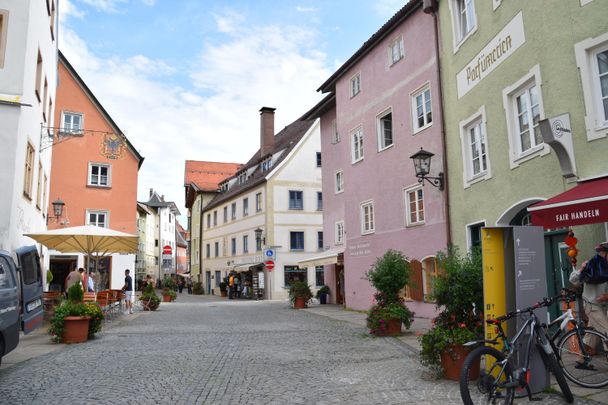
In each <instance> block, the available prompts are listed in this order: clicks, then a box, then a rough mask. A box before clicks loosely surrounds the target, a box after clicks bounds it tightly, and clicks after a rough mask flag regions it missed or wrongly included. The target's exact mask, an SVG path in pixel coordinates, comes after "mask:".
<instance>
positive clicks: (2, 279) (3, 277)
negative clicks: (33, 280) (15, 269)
mask: <svg viewBox="0 0 608 405" xmlns="http://www.w3.org/2000/svg"><path fill="white" fill-rule="evenodd" d="M14 286H15V279H13V275H12V273H11V271H10V265H9V264H8V261H7V260H6V259H5V258H4V257H0V290H4V289H8V288H13V287H14Z"/></svg>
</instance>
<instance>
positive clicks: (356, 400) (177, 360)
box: [0, 295, 594, 405]
mask: <svg viewBox="0 0 608 405" xmlns="http://www.w3.org/2000/svg"><path fill="white" fill-rule="evenodd" d="M543 396H544V397H545V398H544V400H543V402H542V403H544V404H553V403H555V404H559V403H565V402H564V401H563V400H562V398H561V397H560V396H559V395H549V394H543ZM518 402H519V403H524V402H526V403H527V400H520V401H518ZM0 403H2V404H11V405H12V404H60V403H62V404H91V403H104V404H106V403H114V404H121V403H138V404H156V403H158V404H174V403H176V404H194V403H200V404H338V403H340V404H404V403H409V404H458V403H461V401H460V395H459V392H458V386H457V384H456V383H454V382H449V381H445V380H433V379H430V378H428V377H427V376H425V372H424V370H423V369H422V368H421V366H420V365H419V363H418V359H417V355H416V354H415V352H414V351H412V350H411V349H410V348H409V347H408V346H407V345H405V344H404V343H403V342H401V341H399V340H398V339H393V338H371V337H369V336H368V335H367V333H366V330H365V329H364V328H363V327H361V326H358V325H355V324H352V323H348V322H344V321H340V320H335V319H331V318H327V317H323V316H320V315H316V314H314V313H310V312H306V311H296V310H292V309H290V308H289V307H288V305H287V303H285V302H263V301H257V302H251V301H226V300H219V299H209V298H207V297H198V296H186V295H181V296H179V298H178V301H177V302H175V303H171V304H161V306H160V308H159V310H158V311H157V312H155V313H140V314H136V315H129V316H125V317H123V318H122V320H115V321H113V325H112V326H111V327H109V328H106V330H105V331H103V332H102V333H100V334H99V337H98V338H97V339H96V340H93V341H90V342H87V343H85V344H79V345H69V346H68V345H65V346H61V347H60V348H59V349H57V350H55V351H53V352H50V353H47V354H43V355H41V356H39V357H36V358H33V359H30V360H27V361H24V362H22V363H18V364H15V365H13V366H11V367H9V368H6V369H3V370H0ZM577 403H579V404H591V403H594V402H591V401H582V400H578V402H577Z"/></svg>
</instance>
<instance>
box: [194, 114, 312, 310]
mask: <svg viewBox="0 0 608 405" xmlns="http://www.w3.org/2000/svg"><path fill="white" fill-rule="evenodd" d="M260 113H261V115H260V119H261V131H260V140H261V141H260V150H259V151H257V152H256V153H255V154H254V155H253V156H252V157H251V159H250V160H249V161H248V162H247V163H246V164H245V165H243V167H241V168H240V169H239V170H238V171H237V173H236V174H235V175H234V176H231V177H229V178H227V179H226V180H224V181H223V182H221V183H220V187H219V188H220V193H219V194H218V195H217V196H216V197H215V198H214V199H213V200H212V201H211V202H209V204H207V205H206V206H205V207H204V208H203V225H202V226H203V260H202V263H203V266H202V268H203V272H204V277H203V285H204V288H205V291H208V292H212V293H214V294H219V286H220V282H221V281H222V279H223V278H224V277H226V276H227V275H228V274H230V273H232V272H237V273H241V279H242V282H243V283H244V285H248V286H250V289H249V290H248V293H249V294H248V296H249V297H252V298H266V299H284V298H286V297H287V289H288V288H289V285H290V283H291V282H292V281H294V280H303V281H306V282H308V284H309V285H311V286H312V287H313V288H314V287H315V286H316V285H317V284H318V282H317V273H316V271H315V268H314V267H302V266H300V265H299V262H300V261H302V260H304V259H306V258H307V257H309V256H311V254H313V253H315V252H319V251H320V250H322V249H323V246H324V245H323V244H324V241H323V226H322V194H321V155H320V153H321V148H320V139H319V136H320V131H319V130H320V128H319V122H318V120H315V121H309V120H302V119H299V120H296V121H295V122H293V123H291V124H290V125H288V126H287V127H285V128H284V129H283V130H282V131H280V132H279V133H277V134H276V135H275V133H274V108H268V107H264V108H262V109H261V110H260ZM256 230H257V232H258V234H259V235H260V237H259V238H256ZM265 253H267V255H265ZM266 260H272V261H273V262H274V268H273V269H270V270H269V269H268V268H267V266H265V265H264V262H265V261H266ZM320 277H322V273H321V275H320Z"/></svg>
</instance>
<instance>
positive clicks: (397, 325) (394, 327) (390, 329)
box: [374, 319, 401, 337]
mask: <svg viewBox="0 0 608 405" xmlns="http://www.w3.org/2000/svg"><path fill="white" fill-rule="evenodd" d="M374 335H376V336H381V337H383V336H399V335H401V321H400V320H399V319H389V320H387V321H386V325H385V327H384V328H382V329H378V330H376V331H375V332H374Z"/></svg>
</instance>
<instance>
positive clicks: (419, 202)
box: [405, 186, 424, 225]
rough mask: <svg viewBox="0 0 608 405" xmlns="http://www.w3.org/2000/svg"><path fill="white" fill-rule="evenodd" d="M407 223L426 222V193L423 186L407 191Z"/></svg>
mask: <svg viewBox="0 0 608 405" xmlns="http://www.w3.org/2000/svg"><path fill="white" fill-rule="evenodd" d="M405 206H406V216H407V221H406V223H407V225H417V224H421V223H424V194H423V191H422V186H418V187H416V188H414V189H410V190H407V191H406V192H405Z"/></svg>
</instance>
